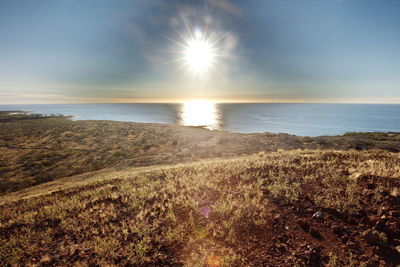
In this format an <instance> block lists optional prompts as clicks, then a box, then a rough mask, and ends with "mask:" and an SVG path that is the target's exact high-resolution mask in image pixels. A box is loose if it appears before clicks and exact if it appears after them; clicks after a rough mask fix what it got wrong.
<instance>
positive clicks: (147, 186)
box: [0, 150, 400, 266]
mask: <svg viewBox="0 0 400 267" xmlns="http://www.w3.org/2000/svg"><path fill="white" fill-rule="evenodd" d="M399 166H400V157H399V154H397V153H390V152H384V151H367V152H366V151H364V152H357V151H349V152H345V151H315V150H310V151H308V150H306V151H287V152H273V153H258V154H256V155H252V156H242V157H239V158H232V159H219V160H208V161H199V162H193V163H186V164H180V165H175V166H174V165H170V166H169V167H168V168H165V167H159V168H157V167H145V168H139V169H137V168H132V167H131V168H129V167H124V168H122V169H120V170H103V171H99V172H97V173H93V174H92V176H91V181H90V182H89V183H87V184H81V185H79V184H76V186H75V187H73V186H67V187H66V188H62V187H61V188H60V184H58V185H57V184H53V185H52V184H51V183H49V184H48V185H47V190H48V191H47V192H46V191H45V190H42V191H40V190H39V191H36V196H29V194H28V193H27V195H26V196H25V199H24V200H18V201H11V200H8V199H7V195H5V196H3V197H2V202H5V203H3V205H1V206H0V237H1V238H0V240H1V241H0V262H1V263H2V264H3V265H4V266H7V265H15V266H20V265H42V266H53V265H57V266H73V265H74V266H105V265H108V266H114V265H122V266H124V265H125V266H127V265H131V266H132V265H133V266H182V265H185V266H296V265H299V266H324V265H325V266H396V265H398V264H400V254H399V246H400V239H399V234H400V233H399V229H400V228H399V227H398V226H399V213H400V207H399V203H400V202H399V200H400V199H399V195H400V194H399V189H400V180H399V177H400V167H399ZM96 177H97V178H96ZM73 178H74V177H72V179H73ZM64 180H65V181H67V180H66V179H64ZM77 180H84V179H78V178H77ZM60 181H62V179H61V180H60ZM55 182H56V181H55ZM44 186H46V184H43V185H39V186H38V187H42V189H43V188H45V187H44ZM53 191H54V192H53ZM31 192H35V187H33V188H32V191H31ZM38 192H41V195H40V196H39V195H37V194H38ZM49 192H53V193H49ZM317 211H320V212H321V214H318V213H317V214H316V215H315V216H314V217H317V218H313V214H315V213H316V212H317ZM317 215H318V216H317ZM319 215H321V216H319Z"/></svg>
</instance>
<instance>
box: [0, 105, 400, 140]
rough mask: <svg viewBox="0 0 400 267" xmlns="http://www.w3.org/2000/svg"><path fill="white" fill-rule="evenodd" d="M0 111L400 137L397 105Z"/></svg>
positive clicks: (17, 107) (310, 133)
mask: <svg viewBox="0 0 400 267" xmlns="http://www.w3.org/2000/svg"><path fill="white" fill-rule="evenodd" d="M0 110H25V111H28V112H34V113H43V114H64V115H73V116H75V119H77V120H115V121H134V122H155V123H168V124H181V125H193V126H205V127H207V128H209V129H212V130H215V129H223V130H229V131H234V132H243V133H254V132H273V133H289V134H295V135H303V136H319V135H337V134H343V133H345V132H353V131H363V132H390V131H391V132H400V105H375V104H371V105H367V104H214V103H211V102H188V103H185V104H54V105H0Z"/></svg>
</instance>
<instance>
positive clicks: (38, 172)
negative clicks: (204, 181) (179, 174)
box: [0, 112, 400, 194]
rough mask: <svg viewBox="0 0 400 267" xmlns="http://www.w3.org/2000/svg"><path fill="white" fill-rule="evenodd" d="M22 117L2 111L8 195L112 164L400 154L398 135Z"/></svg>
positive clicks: (2, 167)
mask: <svg viewBox="0 0 400 267" xmlns="http://www.w3.org/2000/svg"><path fill="white" fill-rule="evenodd" d="M14 113H17V112H11V113H10V112H0V194H4V193H7V192H12V191H16V190H20V189H23V188H27V187H30V186H32V185H37V184H41V183H45V182H48V181H53V180H56V179H60V178H63V177H69V176H72V175H76V174H81V173H87V172H91V171H96V170H100V169H103V168H106V167H111V166H113V167H115V166H122V167H123V166H148V165H158V164H172V163H179V162H189V161H194V160H198V159H205V158H229V157H234V156H238V155H250V154H253V153H256V152H261V151H264V152H265V151H267V152H270V151H277V150H279V149H283V150H292V149H345V150H347V149H356V150H364V149H375V148H379V149H384V150H388V151H392V152H398V151H400V135H399V134H396V133H388V134H383V133H382V134H380V133H371V134H365V133H350V134H347V135H345V136H332V137H330V136H327V137H315V138H311V137H298V136H292V135H288V134H270V133H262V134H239V133H229V132H224V131H209V130H206V129H202V128H194V127H183V126H177V125H163V124H144V123H128V122H113V121H71V120H68V119H67V118H65V117H63V116H47V117H46V116H41V115H27V114H23V113H17V114H14Z"/></svg>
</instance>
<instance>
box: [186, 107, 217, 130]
mask: <svg viewBox="0 0 400 267" xmlns="http://www.w3.org/2000/svg"><path fill="white" fill-rule="evenodd" d="M180 120H181V121H180V123H181V124H182V125H185V126H203V127H205V128H207V129H210V130H216V129H219V128H220V118H219V112H218V108H217V106H216V104H215V103H214V102H211V101H207V100H194V101H188V102H185V103H184V104H183V106H182V110H181V118H180Z"/></svg>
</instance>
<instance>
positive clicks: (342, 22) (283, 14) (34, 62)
mask: <svg viewBox="0 0 400 267" xmlns="http://www.w3.org/2000/svg"><path fill="white" fill-rule="evenodd" d="M205 21H206V22H207V25H209V32H210V33H213V34H215V36H220V37H221V43H222V44H221V47H222V49H224V57H221V58H218V62H219V63H218V64H216V66H214V67H215V68H216V71H210V73H209V74H207V77H205V78H204V77H195V76H194V75H190V74H188V73H187V72H186V71H185V68H182V63H181V62H175V59H176V58H177V57H179V55H177V50H179V49H181V48H180V46H179V45H177V44H176V43H175V42H178V43H181V42H182V39H181V38H180V34H183V35H185V34H187V31H188V30H189V31H195V30H196V29H200V30H201V29H203V27H204V25H205ZM185 23H186V24H187V26H188V27H184V25H185ZM399 27H400V1H398V0H265V1H261V0H259V1H256V0H247V1H239V0H236V1H228V0H192V1H188V0H186V1H184V0H180V1H179V0H168V1H167V0H143V1H139V0H137V1H124V0H119V1H111V0H107V1H106V0H86V1H78V0H57V1H54V0H42V1H35V0H19V1H14V0H1V1H0V103H59V102H60V103H63V102H154V101H162V102H169V101H180V100H185V99H193V98H208V99H215V100H219V101H246V102H247V101H267V102H269V101H278V102H279V101H281V102H297V101H299V102H303V101H304V102H325V101H326V102H384V103H389V102H400V49H399V47H400V31H399V30H398V29H399ZM188 28H189V29H188ZM178 52H179V51H178Z"/></svg>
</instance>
